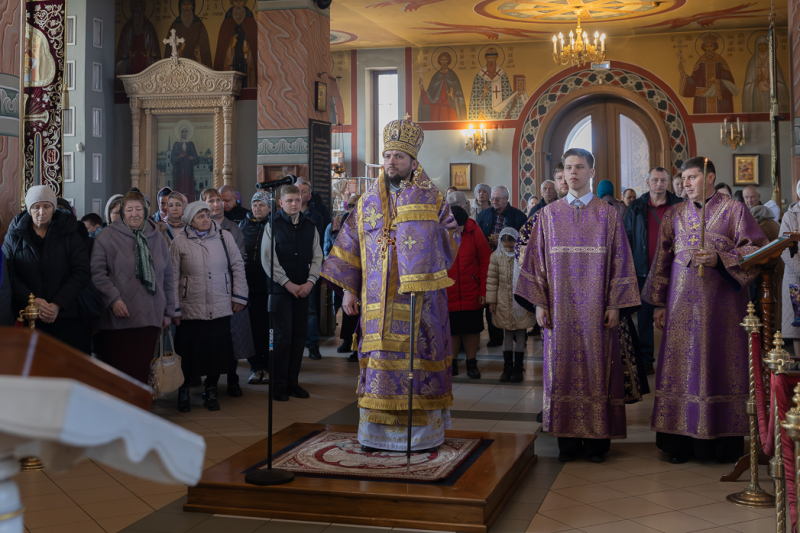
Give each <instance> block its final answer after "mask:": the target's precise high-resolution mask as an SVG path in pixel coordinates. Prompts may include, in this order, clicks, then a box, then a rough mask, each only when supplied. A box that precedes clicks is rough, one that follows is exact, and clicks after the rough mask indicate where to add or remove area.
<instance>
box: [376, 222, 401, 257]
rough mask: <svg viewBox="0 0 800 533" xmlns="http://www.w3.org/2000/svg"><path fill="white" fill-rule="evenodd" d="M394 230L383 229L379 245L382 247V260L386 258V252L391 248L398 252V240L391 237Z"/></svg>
mask: <svg viewBox="0 0 800 533" xmlns="http://www.w3.org/2000/svg"><path fill="white" fill-rule="evenodd" d="M391 233H392V229H391V228H388V227H386V226H384V227H383V236H381V237H379V238H378V244H380V245H381V259H385V258H386V252H388V251H389V248H394V249H395V250H397V239H395V238H394V237H392V236H391Z"/></svg>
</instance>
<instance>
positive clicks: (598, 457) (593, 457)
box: [586, 454, 606, 463]
mask: <svg viewBox="0 0 800 533" xmlns="http://www.w3.org/2000/svg"><path fill="white" fill-rule="evenodd" d="M586 458H587V459H589V460H590V461H591V462H593V463H604V462H605V461H606V456H605V454H601V455H589V456H588V457H586Z"/></svg>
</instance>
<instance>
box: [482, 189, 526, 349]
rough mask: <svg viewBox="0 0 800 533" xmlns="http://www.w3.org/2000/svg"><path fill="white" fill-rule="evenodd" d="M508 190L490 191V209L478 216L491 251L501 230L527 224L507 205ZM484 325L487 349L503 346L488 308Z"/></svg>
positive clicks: (523, 216) (524, 219)
mask: <svg viewBox="0 0 800 533" xmlns="http://www.w3.org/2000/svg"><path fill="white" fill-rule="evenodd" d="M508 196H509V193H508V188H506V187H505V186H503V185H499V186H497V187H494V188H493V189H492V194H491V195H490V196H489V201H490V202H491V204H492V208H491V209H484V210H483V211H482V212H481V214H480V215H478V220H477V222H478V226H480V228H481V231H482V232H483V235H484V237H486V240H487V241H489V246H491V247H492V251H494V250H496V249H497V237H498V236H499V235H500V232H501V231H503V228H509V227H510V228H514V229H515V230H517V231H519V230H520V228H522V226H523V225H524V224H525V222H527V220H528V219H527V217H526V216H525V213H523V212H522V211H520V210H519V209H517V208H516V207H514V206H512V205H510V204H509V203H508ZM486 323H487V325H488V326H489V328H488V329H489V344H487V345H486V346H487V347H489V348H495V347H497V346H500V345H502V344H503V330H502V329H499V328H496V327H494V324H492V314H491V313H490V312H489V307H488V306H487V307H486Z"/></svg>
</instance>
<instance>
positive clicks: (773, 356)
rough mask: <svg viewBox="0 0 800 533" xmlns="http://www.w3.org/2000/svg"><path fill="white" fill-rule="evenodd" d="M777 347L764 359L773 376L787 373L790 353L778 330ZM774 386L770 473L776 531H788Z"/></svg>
mask: <svg viewBox="0 0 800 533" xmlns="http://www.w3.org/2000/svg"><path fill="white" fill-rule="evenodd" d="M773 345H774V346H775V348H773V349H772V350H770V351H769V352H768V353H767V357H766V358H765V359H764V364H766V365H767V366H768V367H769V369H770V371H771V372H772V374H773V376H776V375H778V374H786V363H787V362H788V361H789V353H788V352H787V351H786V350H784V349H783V335H781V332H780V331H778V332H777V333H775V342H773ZM776 388H777V387H773V388H772V401H773V402H774V403H773V405H775V406H776V408H775V409H774V412H775V414H774V424H775V425H774V427H775V454H774V456H773V457H772V459H770V461H769V473H770V474H772V478H773V479H774V480H775V511H776V514H777V516H776V518H775V526H776V529H775V531H776V532H777V533H784V532H785V531H786V503H785V502H786V485H785V483H786V476H785V472H784V468H783V447H782V444H781V421H780V419H779V416H778V409H777V398H778V396H777V394H776V392H775V389H776Z"/></svg>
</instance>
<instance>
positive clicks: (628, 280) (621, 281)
mask: <svg viewBox="0 0 800 533" xmlns="http://www.w3.org/2000/svg"><path fill="white" fill-rule="evenodd" d="M629 283H638V282H637V281H636V276H633V277H629V278H617V279H612V280H611V283H610V285H611V286H612V287H613V286H614V285H627V284H629Z"/></svg>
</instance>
